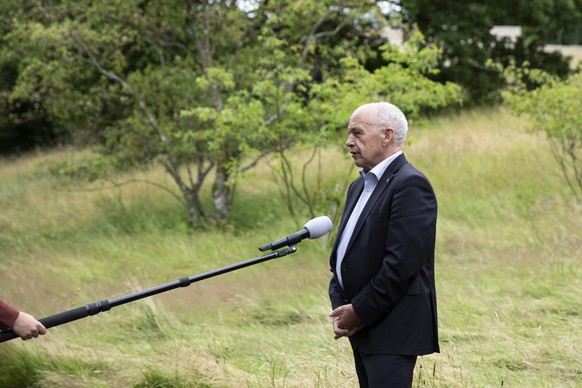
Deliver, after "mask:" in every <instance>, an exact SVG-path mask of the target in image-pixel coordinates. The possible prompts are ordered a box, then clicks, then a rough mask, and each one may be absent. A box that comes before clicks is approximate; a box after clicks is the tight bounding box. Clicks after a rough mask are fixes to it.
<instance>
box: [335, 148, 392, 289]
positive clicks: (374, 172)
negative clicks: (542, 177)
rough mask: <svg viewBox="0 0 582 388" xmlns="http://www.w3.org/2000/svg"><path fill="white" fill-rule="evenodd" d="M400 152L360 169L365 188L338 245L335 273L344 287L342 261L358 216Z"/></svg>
mask: <svg viewBox="0 0 582 388" xmlns="http://www.w3.org/2000/svg"><path fill="white" fill-rule="evenodd" d="M400 154H402V151H397V152H395V153H394V154H392V155H390V156H389V157H387V158H386V159H384V160H383V161H381V162H380V163H378V164H377V165H375V166H374V168H372V169H371V170H370V171H368V172H366V171H364V170H361V171H360V175H361V176H363V177H364V190H363V191H362V193H361V194H360V198H359V199H358V202H357V203H356V206H355V207H354V210H353V211H352V214H350V218H349V219H348V222H347V224H346V227H345V229H344V231H343V233H342V235H341V238H340V241H339V245H338V247H337V256H336V265H335V273H336V276H337V280H338V282H339V284H340V285H341V286H342V287H343V286H344V283H343V279H342V271H341V268H342V261H343V259H344V256H345V254H346V248H347V247H348V242H349V241H350V238H351V237H352V233H353V232H354V228H355V226H356V223H357V222H358V218H360V215H361V214H362V210H363V209H364V207H365V206H366V203H367V202H368V199H370V196H371V195H372V192H373V191H374V189H375V188H376V185H377V184H378V180H379V179H380V178H381V177H382V175H383V174H384V171H386V168H388V166H389V165H390V163H392V161H393V160H394V159H396V157H398V155H400Z"/></svg>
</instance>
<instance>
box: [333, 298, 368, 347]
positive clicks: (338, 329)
mask: <svg viewBox="0 0 582 388" xmlns="http://www.w3.org/2000/svg"><path fill="white" fill-rule="evenodd" d="M329 316H330V317H331V318H333V333H334V334H335V339H338V338H341V337H351V336H352V335H354V334H356V333H357V332H358V331H359V330H360V329H362V327H364V324H363V323H362V321H361V320H360V318H358V316H357V315H356V312H355V311H354V307H353V306H352V305H351V304H346V305H343V306H340V307H338V308H336V309H335V310H333V311H332V312H331V313H330V314H329Z"/></svg>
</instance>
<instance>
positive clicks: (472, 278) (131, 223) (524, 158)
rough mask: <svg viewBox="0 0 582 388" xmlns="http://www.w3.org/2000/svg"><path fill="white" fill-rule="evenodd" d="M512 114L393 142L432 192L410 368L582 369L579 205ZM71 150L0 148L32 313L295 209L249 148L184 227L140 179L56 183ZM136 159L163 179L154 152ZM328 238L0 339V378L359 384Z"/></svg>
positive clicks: (5, 233)
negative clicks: (148, 162) (430, 320)
mask: <svg viewBox="0 0 582 388" xmlns="http://www.w3.org/2000/svg"><path fill="white" fill-rule="evenodd" d="M525 124H526V122H525V119H523V118H516V117H514V116H512V115H510V114H509V113H508V112H507V111H505V110H503V109H489V110H478V111H473V112H468V113H463V114H461V115H458V116H449V117H443V118H435V119H433V120H430V121H429V122H428V123H427V124H424V125H422V126H418V125H414V123H412V125H411V129H410V133H409V138H408V140H409V142H408V143H409V144H407V146H406V148H405V153H406V155H407V157H408V159H409V161H411V162H412V163H413V164H414V165H415V166H416V167H418V168H419V169H420V170H422V171H423V172H424V173H425V174H426V175H427V176H428V177H429V178H430V179H431V181H432V183H433V186H434V188H435V191H436V193H437V197H438V199H439V221H438V236H437V264H436V265H437V293H438V303H439V325H440V340H441V349H442V351H441V353H440V354H435V355H431V356H426V357H423V358H420V359H419V361H418V364H417V368H416V371H415V382H414V385H415V386H419V387H424V386H428V387H578V386H581V387H582V316H581V312H582V208H581V207H580V204H576V202H575V201H574V199H573V198H572V197H571V196H570V194H569V192H568V191H567V188H566V186H565V184H564V183H563V181H562V178H561V175H560V171H559V167H558V165H557V163H556V162H555V161H554V160H553V158H552V156H551V154H550V150H549V147H548V146H547V144H546V141H545V139H544V138H543V137H541V136H538V135H531V134H527V133H525V131H524V127H525ZM343 141H344V140H343V134H342V137H341V139H340V138H338V144H340V145H341V144H343ZM77 156H78V154H77V153H76V152H74V151H55V152H39V153H36V154H31V155H26V156H22V157H20V158H16V159H5V160H1V161H0V209H1V210H0V284H1V287H0V290H1V291H0V296H1V297H2V298H3V299H5V300H7V301H9V302H11V303H12V304H15V305H17V306H18V307H19V308H21V309H22V310H25V311H27V312H30V313H31V314H33V315H35V316H36V317H37V318H40V317H44V316H48V315H52V314H56V313H59V312H62V311H65V310H68V309H72V308H75V307H80V306H84V305H86V304H88V303H91V302H95V301H100V300H103V299H112V298H115V297H119V296H123V295H126V294H129V293H132V292H134V291H139V290H143V289H146V288H149V287H153V286H156V285H159V284H163V283H166V282H170V281H174V280H176V279H178V278H180V277H182V276H191V275H196V274H199V273H203V272H206V271H210V270H214V269H217V268H220V267H222V266H225V265H229V264H232V263H236V262H240V261H243V260H247V259H250V258H254V257H257V256H260V255H261V253H260V252H259V251H258V249H257V247H258V246H260V245H262V244H264V243H266V242H269V241H272V240H274V239H277V238H279V237H281V236H283V235H285V234H288V233H290V232H293V231H295V230H298V229H299V228H301V226H302V225H303V223H304V222H305V221H306V220H307V219H308V217H306V218H305V219H292V218H291V217H289V216H288V214H287V213H286V212H285V210H284V206H280V204H281V199H280V197H279V193H278V191H277V189H276V188H275V187H274V184H273V182H272V179H271V173H270V170H269V168H268V166H266V165H260V166H258V167H257V168H256V169H255V170H254V171H253V172H252V173H251V174H248V176H246V178H245V180H244V181H242V182H241V183H240V184H239V186H238V190H239V191H238V192H237V198H236V200H235V205H234V209H233V212H232V220H231V222H230V223H229V224H228V225H223V226H221V227H216V228H213V229H211V230H207V231H193V232H189V231H188V229H187V228H186V227H185V222H184V221H185V220H184V219H185V216H184V214H183V210H182V209H181V208H180V206H179V204H177V203H176V202H175V200H173V199H172V198H171V197H170V196H169V195H167V194H165V193H163V192H162V191H160V190H159V189H157V188H154V187H153V186H148V185H144V184H133V185H127V186H123V187H120V188H118V189H111V190H99V191H77V190H70V189H68V188H66V187H63V186H59V185H58V184H57V182H56V181H55V180H54V179H53V178H51V177H50V176H49V175H48V173H47V165H48V164H49V163H50V162H52V161H58V160H66V159H70V158H76V157H77ZM303 156H304V155H303V154H302V152H301V151H298V152H297V153H296V155H295V157H296V158H297V160H300V158H302V157H303ZM324 156H325V160H324V163H325V165H326V166H329V167H326V169H325V171H326V174H327V176H326V179H332V180H334V179H336V180H337V181H338V183H343V180H344V179H345V176H346V171H348V170H349V169H350V166H351V163H352V162H351V160H350V159H349V158H347V157H346V155H345V151H344V150H342V149H341V147H337V148H330V149H328V150H326V151H325V153H324ZM355 174H356V172H355V170H354V177H355ZM132 177H138V178H147V179H150V180H156V181H158V182H163V183H166V184H168V185H171V182H170V181H169V179H168V178H167V177H166V176H164V174H163V172H162V171H161V170H158V169H153V170H151V171H147V172H142V173H138V174H137V175H132ZM123 178H124V177H119V180H122V179H123ZM329 245H330V241H327V239H325V238H322V239H318V240H305V241H304V242H302V243H301V244H299V245H298V251H297V253H295V254H293V255H289V256H286V257H283V258H279V259H276V260H273V261H268V262H266V263H262V264H259V265H255V266H252V267H249V268H245V269H241V270H239V271H235V272H231V273H228V274H224V275H221V276H217V277H214V278H211V279H207V280H204V281H201V282H197V283H194V284H192V285H190V286H189V287H186V288H181V289H177V290H173V291H169V292H166V293H163V294H159V295H156V296H153V297H150V298H146V299H143V300H140V301H137V302H133V303H130V304H126V305H123V306H119V307H116V308H114V309H112V310H111V311H109V312H104V313H101V314H99V315H96V316H94V317H89V318H86V319H82V320H79V321H75V322H71V323H68V324H65V325H61V326H57V327H54V328H52V329H50V330H49V333H48V334H47V335H46V336H44V337H41V338H40V339H37V340H34V341H26V342H23V341H20V340H12V341H9V342H5V343H2V344H0V387H356V386H357V379H356V377H355V372H354V369H353V364H352V358H351V351H350V349H349V345H348V342H347V340H345V339H343V340H339V341H336V340H334V339H333V333H332V330H331V323H330V320H329V318H328V317H327V314H328V313H329V311H330V305H329V301H328V298H327V283H328V280H329V276H330V273H329V268H328V253H329V249H330V246H329Z"/></svg>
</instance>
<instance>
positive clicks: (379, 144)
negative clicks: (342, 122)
mask: <svg viewBox="0 0 582 388" xmlns="http://www.w3.org/2000/svg"><path fill="white" fill-rule="evenodd" d="M372 114H374V112H373V111H372V110H371V109H364V110H357V111H356V112H354V114H352V117H350V122H349V124H348V134H349V135H348V140H347V141H346V146H347V147H348V148H349V149H350V153H351V154H352V158H354V163H355V164H356V166H358V167H361V168H363V169H364V170H366V171H370V170H371V169H372V168H373V167H374V166H375V165H377V164H378V163H380V162H381V161H382V160H384V159H386V158H387V157H388V156H389V155H388V154H387V151H388V147H387V144H388V143H387V141H386V133H385V131H382V132H380V133H378V131H377V130H376V129H375V128H374V126H373V123H372V120H370V118H371V117H373V116H372Z"/></svg>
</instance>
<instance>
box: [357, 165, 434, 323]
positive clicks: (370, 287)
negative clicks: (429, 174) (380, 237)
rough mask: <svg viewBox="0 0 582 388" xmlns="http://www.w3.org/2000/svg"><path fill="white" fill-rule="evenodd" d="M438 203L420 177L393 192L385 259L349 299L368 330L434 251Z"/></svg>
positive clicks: (423, 178) (412, 179) (407, 179)
mask: <svg viewBox="0 0 582 388" xmlns="http://www.w3.org/2000/svg"><path fill="white" fill-rule="evenodd" d="M436 218H437V202H436V197H435V195H434V191H433V189H432V186H431V185H430V183H429V182H428V180H427V179H426V178H425V177H424V176H423V175H421V174H414V175H411V176H408V177H407V178H406V179H404V180H403V181H401V182H400V183H399V186H398V187H397V188H396V191H395V194H394V197H393V199H392V204H391V208H390V212H389V215H388V219H386V220H382V222H388V229H387V234H386V236H385V248H384V258H383V259H382V263H381V267H380V269H379V271H378V272H377V273H376V275H375V276H374V277H372V279H371V280H370V281H369V282H368V283H367V284H366V285H365V286H364V287H363V288H362V289H361V290H360V291H359V292H358V294H357V295H356V296H355V297H354V298H352V305H353V307H354V310H355V312H356V314H357V315H358V317H359V318H360V319H361V320H362V321H363V322H364V323H365V324H366V325H368V326H372V325H374V324H375V323H376V322H378V321H379V320H380V319H381V318H382V317H384V316H385V315H386V314H387V313H388V312H389V311H390V310H391V309H392V308H393V306H394V305H395V304H396V303H397V302H398V301H399V300H400V298H401V297H402V295H404V294H405V292H406V289H407V287H408V285H409V284H410V282H411V281H412V280H413V279H414V278H415V277H416V276H417V275H418V274H419V273H420V272H421V271H422V269H423V266H424V265H426V264H427V260H428V258H429V256H430V251H431V249H434V240H435V234H436Z"/></svg>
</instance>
